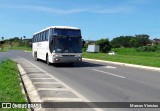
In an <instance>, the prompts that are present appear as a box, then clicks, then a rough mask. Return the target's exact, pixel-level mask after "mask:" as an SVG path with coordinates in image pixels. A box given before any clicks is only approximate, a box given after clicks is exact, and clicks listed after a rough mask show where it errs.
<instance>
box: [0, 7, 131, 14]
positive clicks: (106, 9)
mask: <svg viewBox="0 0 160 111" xmlns="http://www.w3.org/2000/svg"><path fill="white" fill-rule="evenodd" d="M0 8H11V9H26V10H32V11H43V12H48V13H56V14H74V13H97V14H116V13H132V12H133V11H134V8H131V7H128V6H117V7H95V8H94V7H93V8H76V9H58V8H51V7H45V6H38V5H0Z"/></svg>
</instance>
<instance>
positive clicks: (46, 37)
mask: <svg viewBox="0 0 160 111" xmlns="http://www.w3.org/2000/svg"><path fill="white" fill-rule="evenodd" d="M48 32H49V31H48V30H47V31H46V40H48Z"/></svg>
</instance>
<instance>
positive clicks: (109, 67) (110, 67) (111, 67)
mask: <svg viewBox="0 0 160 111" xmlns="http://www.w3.org/2000/svg"><path fill="white" fill-rule="evenodd" d="M105 68H108V69H117V67H113V66H106V67H105Z"/></svg>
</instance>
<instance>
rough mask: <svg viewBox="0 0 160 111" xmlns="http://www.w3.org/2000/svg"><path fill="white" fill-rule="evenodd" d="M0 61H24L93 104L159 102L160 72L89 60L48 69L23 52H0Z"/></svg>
mask: <svg viewBox="0 0 160 111" xmlns="http://www.w3.org/2000/svg"><path fill="white" fill-rule="evenodd" d="M4 58H10V59H17V58H24V59H26V60H28V61H30V62H31V63H33V64H35V65H36V66H38V67H40V68H41V69H43V70H45V71H46V72H47V73H49V74H52V75H53V76H54V77H56V78H58V79H59V80H61V81H63V82H64V83H66V84H67V85H68V86H70V87H72V88H73V89H74V90H76V91H77V92H79V93H80V94H81V95H83V96H84V97H86V98H87V99H89V100H90V101H93V102H160V72H156V71H148V70H144V69H137V68H131V67H124V66H119V65H113V64H108V63H100V62H89V61H83V63H79V64H75V65H74V66H67V65H58V66H56V67H55V66H53V65H51V66H48V65H47V64H45V63H44V62H43V61H35V60H34V58H33V57H32V55H31V53H29V52H24V51H9V52H6V53H1V52H0V60H2V59H4ZM153 62H154V61H153ZM137 110H140V111H146V110H147V111H155V110H159V109H136V111H137Z"/></svg>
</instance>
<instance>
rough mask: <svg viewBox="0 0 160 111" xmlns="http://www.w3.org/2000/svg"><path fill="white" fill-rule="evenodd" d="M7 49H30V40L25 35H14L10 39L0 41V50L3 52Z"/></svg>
mask: <svg viewBox="0 0 160 111" xmlns="http://www.w3.org/2000/svg"><path fill="white" fill-rule="evenodd" d="M3 39H4V38H3ZM8 50H26V51H32V40H31V39H26V38H25V36H24V37H23V39H22V37H21V38H18V37H14V38H11V39H6V40H3V41H2V43H0V52H2V51H3V52H5V51H8Z"/></svg>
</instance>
